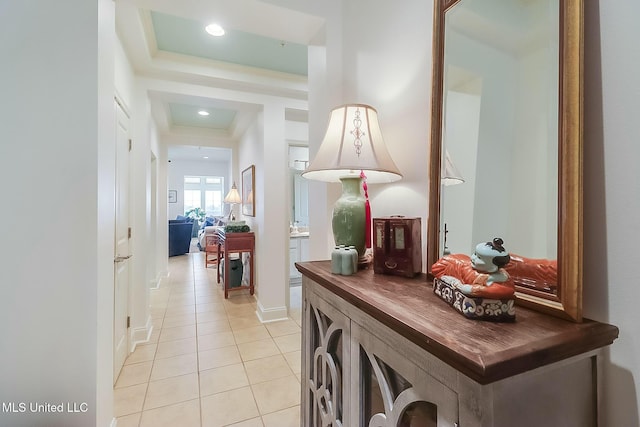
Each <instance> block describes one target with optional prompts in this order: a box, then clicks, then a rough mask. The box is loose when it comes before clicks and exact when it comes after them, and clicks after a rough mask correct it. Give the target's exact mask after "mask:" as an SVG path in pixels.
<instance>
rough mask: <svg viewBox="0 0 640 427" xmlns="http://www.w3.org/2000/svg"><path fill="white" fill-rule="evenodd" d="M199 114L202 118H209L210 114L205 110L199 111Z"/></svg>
mask: <svg viewBox="0 0 640 427" xmlns="http://www.w3.org/2000/svg"><path fill="white" fill-rule="evenodd" d="M198 114H200V115H201V116H208V115H209V112H208V111H205V110H200V111H198Z"/></svg>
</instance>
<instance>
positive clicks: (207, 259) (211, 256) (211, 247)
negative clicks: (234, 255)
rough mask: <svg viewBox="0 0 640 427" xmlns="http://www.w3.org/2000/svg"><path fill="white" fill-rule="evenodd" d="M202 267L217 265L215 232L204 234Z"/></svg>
mask: <svg viewBox="0 0 640 427" xmlns="http://www.w3.org/2000/svg"><path fill="white" fill-rule="evenodd" d="M205 243H206V245H205V249H204V268H207V267H209V266H210V265H216V266H217V265H218V237H217V236H216V235H215V234H207V235H205Z"/></svg>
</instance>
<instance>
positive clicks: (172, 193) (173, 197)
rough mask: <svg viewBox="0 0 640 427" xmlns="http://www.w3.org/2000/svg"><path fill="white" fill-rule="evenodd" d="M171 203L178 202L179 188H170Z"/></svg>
mask: <svg viewBox="0 0 640 427" xmlns="http://www.w3.org/2000/svg"><path fill="white" fill-rule="evenodd" d="M169 203H178V190H169Z"/></svg>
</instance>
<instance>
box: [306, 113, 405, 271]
mask: <svg viewBox="0 0 640 427" xmlns="http://www.w3.org/2000/svg"><path fill="white" fill-rule="evenodd" d="M362 174H364V175H365V176H366V181H367V183H369V184H375V183H385V182H393V181H397V180H399V179H401V178H402V174H401V173H400V171H399V170H398V168H397V166H396V165H395V163H393V160H392V159H391V156H390V155H389V152H388V151H387V147H386V145H385V143H384V140H383V138H382V131H381V130H380V125H379V123H378V113H377V111H376V110H375V109H374V108H373V107H371V106H369V105H365V104H346V105H341V106H339V107H336V108H334V109H333V110H332V111H331V115H330V117H329V124H328V126H327V132H326V134H325V136H324V139H323V140H322V143H321V144H320V148H319V149H318V152H317V153H316V155H315V158H314V159H313V160H312V161H311V163H310V164H309V167H308V168H307V169H306V170H305V171H304V172H303V173H302V176H303V177H304V178H307V179H312V180H316V181H325V182H342V195H341V196H340V198H339V199H338V200H337V201H336V203H335V205H334V207H333V214H332V221H331V226H332V230H333V238H334V241H335V244H336V245H345V246H355V248H356V250H357V251H358V256H359V258H360V260H361V263H362V262H364V261H363V260H364V258H363V257H364V253H365V235H366V230H367V227H369V228H370V227H371V224H370V223H367V220H366V214H365V199H364V197H363V196H362V192H361V189H362V178H361V175H362ZM369 220H370V219H369ZM369 232H370V230H369Z"/></svg>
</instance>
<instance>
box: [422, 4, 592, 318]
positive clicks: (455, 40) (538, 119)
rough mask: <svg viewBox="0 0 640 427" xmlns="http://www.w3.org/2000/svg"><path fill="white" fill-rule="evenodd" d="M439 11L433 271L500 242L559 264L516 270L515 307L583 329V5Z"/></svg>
mask: <svg viewBox="0 0 640 427" xmlns="http://www.w3.org/2000/svg"><path fill="white" fill-rule="evenodd" d="M434 8H435V9H434V40H433V60H434V65H433V83H432V116H431V123H432V130H431V148H430V161H429V180H430V182H429V191H430V197H429V219H428V225H427V266H428V269H429V272H430V270H431V266H432V265H433V263H434V262H435V261H436V260H437V259H438V258H439V257H441V256H442V255H443V253H447V251H451V252H462V253H467V254H470V253H471V252H472V251H473V246H472V245H475V244H477V243H479V242H481V241H490V240H491V239H492V238H494V237H501V238H503V239H504V241H505V247H506V248H507V249H508V250H509V252H510V253H511V254H512V260H514V259H515V260H520V261H522V260H524V262H523V264H521V265H525V266H527V265H532V266H533V268H534V270H535V269H536V268H537V269H538V270H540V269H541V268H542V269H543V268H546V267H548V266H551V267H552V268H551V267H549V269H550V270H549V271H551V272H552V273H548V274H546V276H545V278H543V279H540V278H539V277H538V276H537V273H535V272H531V271H532V270H531V269H526V268H525V269H520V270H518V271H520V273H517V274H516V276H515V277H514V282H515V283H516V297H517V302H518V303H519V304H521V305H526V306H529V307H531V308H534V309H536V310H539V311H544V312H546V313H549V314H552V315H555V316H558V317H563V318H566V319H569V320H573V321H577V322H579V321H581V320H582V228H583V223H582V125H583V123H582V80H583V78H582V75H583V69H582V62H583V0H564V1H561V2H558V1H557V0H519V1H510V0H435V1H434ZM474 61H475V62H474ZM453 164H455V167H453V168H451V166H452V165H453ZM451 171H454V174H457V173H459V174H461V176H453V177H451V176H448V175H447V174H449V173H450V172H451ZM445 172H446V173H445ZM445 175H446V176H445ZM444 178H446V179H444ZM449 178H454V181H455V182H461V181H460V179H459V178H462V180H463V181H464V184H463V185H459V186H455V187H453V186H444V184H445V181H450V179H449ZM512 263H513V261H512ZM510 274H511V273H510ZM553 279H555V280H553Z"/></svg>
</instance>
